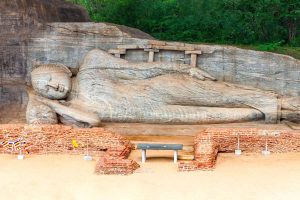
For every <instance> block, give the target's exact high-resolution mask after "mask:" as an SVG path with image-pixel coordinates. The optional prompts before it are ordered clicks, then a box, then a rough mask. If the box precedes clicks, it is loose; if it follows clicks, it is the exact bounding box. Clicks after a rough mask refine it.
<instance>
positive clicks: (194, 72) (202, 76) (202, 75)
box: [189, 67, 217, 81]
mask: <svg viewBox="0 0 300 200" xmlns="http://www.w3.org/2000/svg"><path fill="white" fill-rule="evenodd" d="M189 75H190V76H192V77H195V78H197V79H199V80H202V81H205V80H212V81H216V80H217V79H216V78H215V77H213V76H211V75H209V74H208V73H207V72H205V71H203V70H201V69H199V68H196V67H193V68H190V69H189Z"/></svg>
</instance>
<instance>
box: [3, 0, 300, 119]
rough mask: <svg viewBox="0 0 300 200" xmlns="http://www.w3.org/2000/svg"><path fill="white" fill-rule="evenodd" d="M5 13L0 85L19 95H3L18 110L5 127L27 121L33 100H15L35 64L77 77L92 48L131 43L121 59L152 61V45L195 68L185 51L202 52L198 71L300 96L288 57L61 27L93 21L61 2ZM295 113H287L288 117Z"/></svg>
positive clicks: (6, 6) (295, 63)
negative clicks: (62, 69) (66, 69)
mask: <svg viewBox="0 0 300 200" xmlns="http://www.w3.org/2000/svg"><path fill="white" fill-rule="evenodd" d="M53 2H55V3H53ZM50 5H51V6H50ZM0 11H1V12H0V30H1V34H0V70H1V73H0V85H1V87H2V88H7V87H9V88H12V87H17V88H18V89H16V90H18V93H17V94H15V93H11V94H9V95H7V94H6V95H1V97H4V96H5V98H11V99H1V100H0V102H6V103H11V104H12V105H9V104H4V103H1V105H0V106H1V107H9V106H10V107H14V108H15V109H13V110H12V111H11V112H9V113H7V114H6V115H5V116H1V117H0V123H3V122H4V121H6V122H7V121H11V120H12V119H14V120H18V119H16V118H18V117H15V116H21V117H19V120H20V121H24V116H25V110H24V108H25V107H26V104H27V99H28V98H27V97H26V98H23V100H22V103H23V105H18V104H16V103H15V102H16V101H15V100H14V99H13V98H12V96H14V95H18V96H19V97H18V99H21V97H25V96H27V95H26V92H25V88H26V87H25V85H30V72H31V70H32V68H33V66H34V65H36V64H49V63H62V64H64V65H66V66H67V67H70V68H71V71H72V73H76V71H77V69H78V67H79V66H80V61H81V60H82V59H83V58H84V56H85V55H86V54H87V53H88V52H89V51H90V50H92V49H94V48H99V49H103V50H106V51H108V50H110V49H116V48H118V46H119V47H122V46H123V47H126V45H131V46H138V47H139V48H140V49H127V50H126V54H124V55H120V56H121V58H124V59H126V60H129V61H135V62H141V61H143V62H148V61H149V52H145V51H144V48H142V47H147V48H150V46H151V47H152V45H156V46H157V47H158V46H159V47H162V49H161V50H159V52H157V53H155V54H154V57H153V61H154V62H155V61H164V62H165V61H167V62H176V63H185V64H190V63H191V56H190V55H185V52H184V50H185V49H187V48H188V49H194V50H196V51H201V52H202V53H203V54H201V55H198V56H197V63H196V65H197V67H198V68H200V69H202V70H205V71H206V72H208V73H210V74H211V75H213V76H214V77H216V78H217V79H218V80H220V81H225V82H228V83H235V84H240V85H245V86H251V87H255V88H258V89H262V90H268V91H273V92H275V93H277V94H279V95H283V96H294V97H299V96H300V80H299V73H300V72H299V71H300V63H299V60H296V59H293V58H291V57H289V56H284V55H278V54H273V53H267V52H257V51H250V50H242V49H239V48H235V47H230V46H219V45H195V44H185V43H177V42H164V41H157V40H153V38H152V37H151V36H149V35H148V34H145V33H143V32H141V31H138V30H136V29H132V28H128V27H125V26H118V25H113V24H108V23H98V24H96V23H90V22H88V23H56V22H73V21H77V22H78V21H80V22H83V21H88V20H89V19H88V18H87V14H86V12H84V11H83V10H82V9H81V8H80V7H78V6H71V5H70V4H66V3H64V2H63V1H58V0H51V1H46V0H22V1H17V0H2V1H1V2H0ZM53 13H55V15H54V14H53ZM45 22H47V23H46V24H45ZM48 22H51V23H48ZM33 33H34V34H33ZM123 47H122V48H123ZM151 61H152V59H151ZM6 85H9V86H6ZM6 91H8V92H10V91H13V90H12V89H10V90H6ZM6 93H7V92H6ZM18 102H21V101H18ZM17 108H22V109H21V110H18V109H17ZM294 115H295V113H289V112H288V113H284V117H285V116H294ZM296 117H297V114H296ZM4 118H5V119H4Z"/></svg>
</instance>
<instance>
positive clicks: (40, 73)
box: [31, 64, 72, 99]
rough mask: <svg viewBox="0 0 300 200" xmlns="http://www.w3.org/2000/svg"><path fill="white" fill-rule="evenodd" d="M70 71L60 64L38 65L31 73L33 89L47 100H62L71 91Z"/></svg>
mask: <svg viewBox="0 0 300 200" xmlns="http://www.w3.org/2000/svg"><path fill="white" fill-rule="evenodd" d="M71 76H72V73H71V71H70V70H69V69H68V68H67V67H66V66H64V65H61V64H45V65H39V66H38V67H37V68H35V69H34V70H32V72H31V81H32V86H33V89H34V90H35V91H36V92H37V93H38V94H40V95H41V96H43V97H46V98H48V99H64V98H66V97H67V96H68V93H69V92H70V91H71V85H72V84H71Z"/></svg>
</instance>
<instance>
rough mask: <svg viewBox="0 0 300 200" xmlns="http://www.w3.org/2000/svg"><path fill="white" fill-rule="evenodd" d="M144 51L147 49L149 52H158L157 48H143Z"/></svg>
mask: <svg viewBox="0 0 300 200" xmlns="http://www.w3.org/2000/svg"><path fill="white" fill-rule="evenodd" d="M144 51H149V52H156V53H157V52H159V49H144Z"/></svg>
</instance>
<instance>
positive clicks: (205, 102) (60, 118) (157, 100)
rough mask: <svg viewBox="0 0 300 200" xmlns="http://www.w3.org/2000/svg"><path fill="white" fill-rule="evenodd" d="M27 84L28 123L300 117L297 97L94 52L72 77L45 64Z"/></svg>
mask: <svg viewBox="0 0 300 200" xmlns="http://www.w3.org/2000/svg"><path fill="white" fill-rule="evenodd" d="M31 79H32V87H33V90H32V89H31V90H30V89H29V90H28V93H29V96H30V101H29V104H28V106H27V113H26V115H27V122H28V123H30V124H42V123H47V124H55V123H58V122H61V123H64V124H69V125H75V126H80V127H93V126H99V125H100V123H101V122H137V123H138V122H140V123H166V124H207V123H231V122H246V121H256V120H264V121H265V122H266V123H277V122H278V121H279V120H281V119H287V120H298V118H299V114H300V101H299V99H297V98H288V97H281V96H279V95H277V94H275V93H272V92H267V91H263V90H259V89H255V88H250V87H245V86H240V85H234V84H229V83H225V82H221V81H217V80H216V79H215V78H214V77H212V76H211V75H209V74H208V73H206V72H204V71H202V70H201V69H200V68H195V67H192V66H190V65H187V64H178V63H172V62H152V63H145V62H129V61H126V60H124V59H120V58H117V57H115V56H113V55H110V54H108V53H107V52H105V51H103V50H99V49H95V50H92V51H90V52H89V53H88V54H87V55H86V56H85V58H84V60H83V62H82V64H81V66H80V68H79V71H78V73H77V74H76V76H75V75H72V73H71V71H70V70H69V68H67V67H66V66H64V65H61V64H45V65H39V66H37V67H36V68H34V69H33V70H32V72H31Z"/></svg>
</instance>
